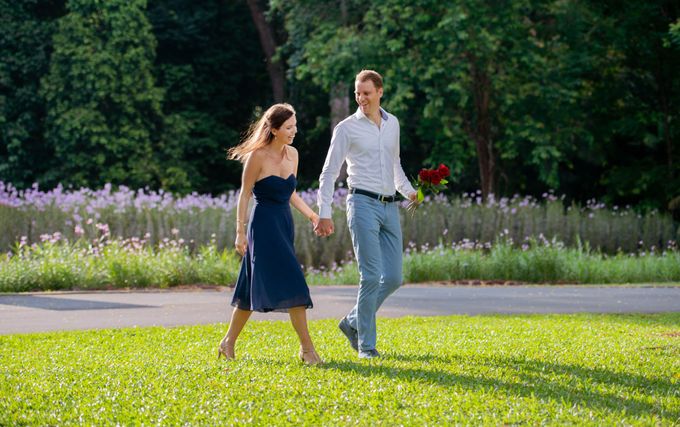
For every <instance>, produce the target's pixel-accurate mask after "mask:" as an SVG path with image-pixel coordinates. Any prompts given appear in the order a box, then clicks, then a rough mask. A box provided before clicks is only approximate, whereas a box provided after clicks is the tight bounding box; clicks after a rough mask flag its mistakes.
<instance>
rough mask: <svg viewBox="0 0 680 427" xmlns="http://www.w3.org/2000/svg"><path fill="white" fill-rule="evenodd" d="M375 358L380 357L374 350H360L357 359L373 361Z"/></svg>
mask: <svg viewBox="0 0 680 427" xmlns="http://www.w3.org/2000/svg"><path fill="white" fill-rule="evenodd" d="M376 357H380V353H378V350H376V349H373V350H361V351H360V352H359V359H375V358H376Z"/></svg>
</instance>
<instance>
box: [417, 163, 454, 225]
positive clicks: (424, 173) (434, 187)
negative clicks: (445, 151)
mask: <svg viewBox="0 0 680 427" xmlns="http://www.w3.org/2000/svg"><path fill="white" fill-rule="evenodd" d="M449 175H451V171H450V170H449V168H448V166H446V165H445V164H443V163H442V164H440V165H439V167H438V168H432V169H425V168H423V169H421V170H420V172H418V179H417V180H416V182H415V183H414V186H415V187H416V191H417V192H418V197H417V199H416V201H414V202H411V203H410V204H409V205H408V210H409V211H410V212H411V215H413V213H414V212H415V210H416V209H417V208H418V206H419V205H420V203H421V202H422V201H423V200H425V192H430V193H432V194H438V193H439V192H440V191H442V190H445V189H446V184H448V183H449V181H447V180H446V178H447V177H448V176H449Z"/></svg>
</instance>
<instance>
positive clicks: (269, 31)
mask: <svg viewBox="0 0 680 427" xmlns="http://www.w3.org/2000/svg"><path fill="white" fill-rule="evenodd" d="M246 2H247V3H248V8H249V9H250V15H251V16H252V19H253V23H254V24H255V28H257V33H258V35H259V37H260V44H261V45H262V51H263V52H264V55H265V61H266V63H267V71H268V72H269V78H270V80H271V84H272V94H273V96H274V102H277V103H278V102H283V101H284V99H285V96H286V72H285V70H284V68H283V64H282V63H281V61H280V60H279V59H278V58H277V57H276V49H277V48H278V43H277V42H276V39H275V38H274V32H275V31H274V29H273V28H272V26H271V25H270V24H269V23H268V22H267V18H266V17H265V14H264V11H263V10H262V8H261V7H260V4H259V2H258V0H246Z"/></svg>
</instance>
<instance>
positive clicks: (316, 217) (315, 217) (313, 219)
mask: <svg viewBox="0 0 680 427" xmlns="http://www.w3.org/2000/svg"><path fill="white" fill-rule="evenodd" d="M309 220H310V221H311V223H312V228H313V229H315V230H316V226H317V225H318V224H319V215H318V214H316V213H313V214H312V216H311V217H309Z"/></svg>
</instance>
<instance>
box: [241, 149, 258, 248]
mask: <svg viewBox="0 0 680 427" xmlns="http://www.w3.org/2000/svg"><path fill="white" fill-rule="evenodd" d="M260 169H262V156H261V155H260V153H259V152H257V151H255V152H253V153H251V154H250V155H249V156H248V159H247V160H246V162H245V164H244V165H243V174H242V175H241V192H240V194H239V196H238V205H237V207H236V241H235V242H234V246H235V247H236V251H237V252H238V253H240V254H241V255H244V254H245V253H246V248H247V247H248V240H247V239H246V234H247V233H246V227H247V225H248V223H247V221H248V220H247V217H248V203H249V202H250V198H251V197H252V195H253V187H254V186H255V180H256V179H257V177H258V176H259V175H260Z"/></svg>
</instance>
